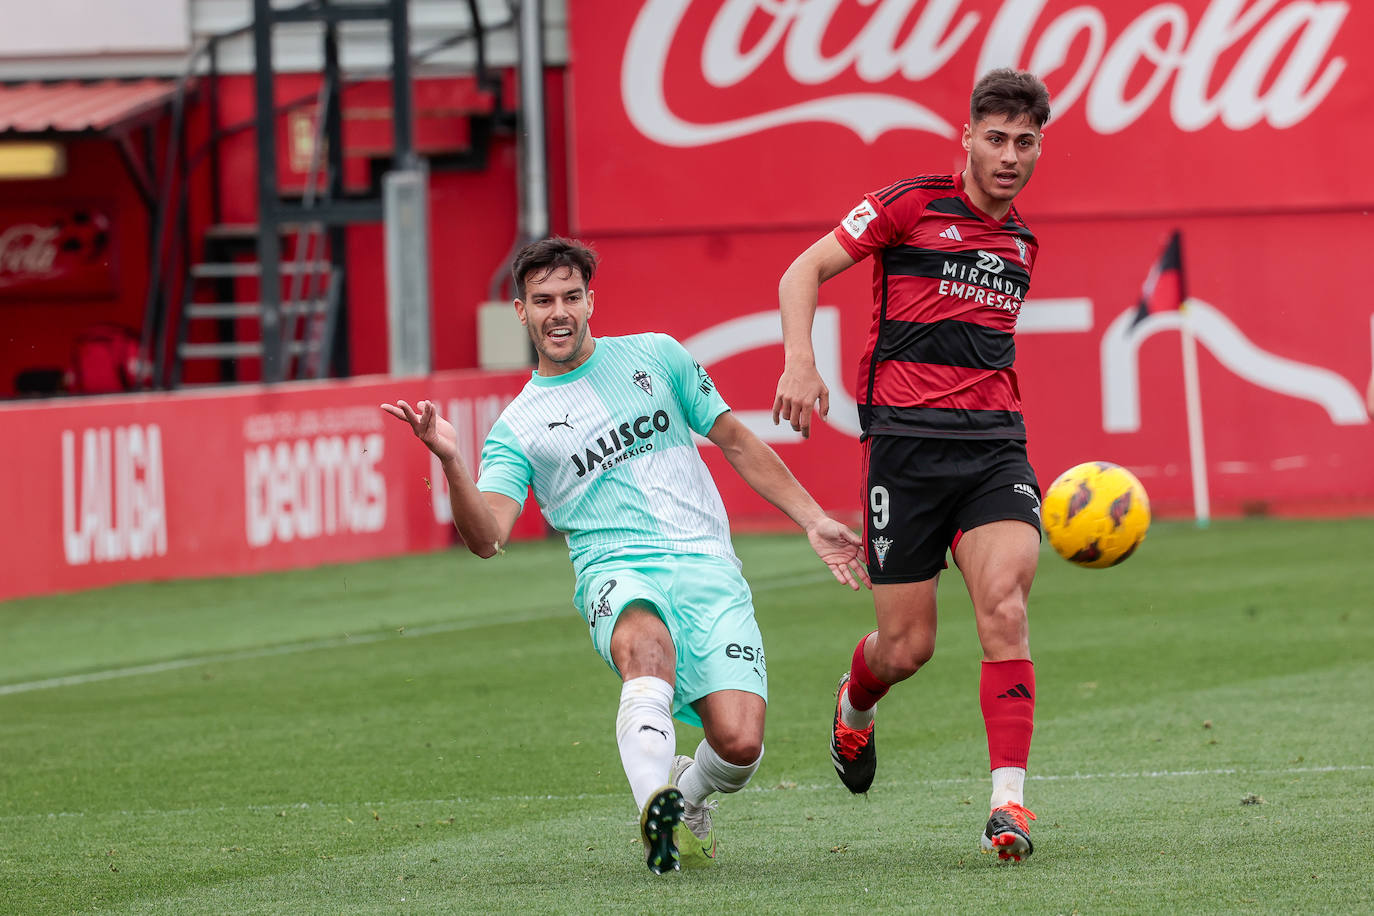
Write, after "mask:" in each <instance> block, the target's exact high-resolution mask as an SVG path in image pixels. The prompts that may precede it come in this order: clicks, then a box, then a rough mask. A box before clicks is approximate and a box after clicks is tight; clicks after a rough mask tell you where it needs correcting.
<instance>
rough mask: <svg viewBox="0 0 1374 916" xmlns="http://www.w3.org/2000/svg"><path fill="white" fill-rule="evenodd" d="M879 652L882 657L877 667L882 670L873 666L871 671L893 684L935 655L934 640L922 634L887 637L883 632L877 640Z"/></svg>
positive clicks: (912, 672)
mask: <svg viewBox="0 0 1374 916" xmlns="http://www.w3.org/2000/svg"><path fill="white" fill-rule="evenodd" d="M879 652H880V655H881V656H882V658H881V659H880V660H879V663H878V666H877V667H879V668H882V669H883V670H882V671H879V670H877V669H876V668H875V670H874V672H873V673H874V674H876V675H878V676H879V677H880V678H882V679H883V680H885V681H887V682H888V683H889V684H895V683H897V682H898V681H902V680H906V679H907V678H909V677H911V676H912V675H913V674H915V673H916V672H917V671H919V670H921V666H923V665H924V664H925V663H926V662H928V661H930V659H931V658H932V657H933V656H934V655H935V641H934V640H933V639H928V638H926V637H925V636H924V635H912V636H907V637H905V638H899V639H889V638H888V637H887V635H886V634H883V637H882V639H881V640H880V641H879Z"/></svg>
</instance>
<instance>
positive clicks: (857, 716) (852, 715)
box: [840, 684, 878, 731]
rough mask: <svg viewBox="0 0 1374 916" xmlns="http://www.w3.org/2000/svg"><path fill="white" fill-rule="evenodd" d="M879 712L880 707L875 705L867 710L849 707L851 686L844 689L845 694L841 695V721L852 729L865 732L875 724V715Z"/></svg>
mask: <svg viewBox="0 0 1374 916" xmlns="http://www.w3.org/2000/svg"><path fill="white" fill-rule="evenodd" d="M877 711H878V706H877V704H876V703H875V704H874V705H872V706H870V707H868V708H867V709H855V708H854V707H853V706H850V705H849V685H848V684H846V685H845V687H844V693H842V694H840V721H841V722H843V723H844V724H845V725H848V726H849V727H850V728H853V729H858V730H859V731H863V730H864V729H865V728H868V727H869V726H870V725H872V724H873V714H874V713H875V712H877Z"/></svg>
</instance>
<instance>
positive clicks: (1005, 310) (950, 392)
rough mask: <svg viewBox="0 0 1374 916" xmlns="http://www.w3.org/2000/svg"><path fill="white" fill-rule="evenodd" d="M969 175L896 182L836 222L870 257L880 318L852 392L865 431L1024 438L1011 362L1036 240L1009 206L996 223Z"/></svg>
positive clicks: (843, 241)
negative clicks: (974, 194)
mask: <svg viewBox="0 0 1374 916" xmlns="http://www.w3.org/2000/svg"><path fill="white" fill-rule="evenodd" d="M963 178H964V176H963V173H962V172H960V173H959V174H957V175H920V176H917V177H915V178H908V179H906V180H904V181H898V182H896V183H895V184H891V185H888V186H887V187H886V188H883V189H882V190H881V191H875V192H874V193H872V194H867V195H865V196H864V199H863V201H862V202H861V203H860V204H859V205H858V206H857V207H855V208H854V209H853V210H851V211H850V212H849V215H848V216H846V217H845V218H844V220H843V221H842V222H841V223H840V224H839V225H838V226H836V227H835V238H836V239H837V240H838V241H839V243H840V245H841V247H843V248H844V250H845V251H846V252H847V253H848V254H849V256H850V257H852V258H854V259H855V260H856V261H858V260H863V259H864V258H866V257H868V256H869V255H873V323H872V326H871V328H870V330H869V333H868V347H867V349H866V350H865V352H864V357H863V359H862V361H861V362H860V363H859V380H858V386H857V388H856V391H857V393H858V402H859V421H860V425H861V427H862V429H863V434H864V435H865V436H869V435H899V436H927V437H933V438H944V439H959V438H977V439H994V438H995V439H1024V438H1025V437H1026V425H1025V421H1024V420H1023V419H1022V417H1021V392H1020V389H1019V388H1018V387H1017V384H1016V371H1015V370H1014V369H1013V368H1012V363H1013V362H1014V361H1015V358H1016V342H1015V339H1014V334H1015V331H1016V318H1017V315H1019V314H1020V311H1021V306H1022V303H1023V302H1024V301H1025V298H1026V291H1027V289H1028V288H1029V287H1030V274H1031V267H1032V265H1033V264H1034V262H1035V255H1036V252H1037V250H1038V245H1037V243H1036V241H1035V235H1034V234H1033V233H1032V232H1031V231H1030V229H1028V228H1027V227H1026V224H1025V223H1024V222H1022V220H1021V217H1020V214H1018V213H1017V212H1016V208H1015V207H1013V208H1012V209H1011V212H1010V213H1009V214H1008V215H1007V218H1006V219H1005V220H1002V221H1000V222H999V221H997V220H994V219H992V218H991V217H989V216H988V215H987V214H986V213H983V212H982V211H981V210H979V209H978V208H977V207H975V206H974V205H973V201H972V200H970V199H969V196H968V195H967V194H966V193H964V183H963Z"/></svg>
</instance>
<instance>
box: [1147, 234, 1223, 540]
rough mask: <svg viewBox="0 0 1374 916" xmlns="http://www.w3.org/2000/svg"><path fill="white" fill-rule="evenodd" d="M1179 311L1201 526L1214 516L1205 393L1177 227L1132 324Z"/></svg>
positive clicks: (1190, 452)
mask: <svg viewBox="0 0 1374 916" xmlns="http://www.w3.org/2000/svg"><path fill="white" fill-rule="evenodd" d="M1169 311H1177V312H1179V319H1180V320H1179V325H1178V328H1179V338H1180V340H1181V342H1182V344H1183V399H1184V406H1185V408H1186V410H1187V413H1188V459H1189V461H1188V463H1189V464H1190V465H1191V467H1192V478H1193V517H1194V518H1195V519H1196V521H1197V525H1198V527H1199V528H1205V527H1206V526H1207V523H1208V521H1209V520H1210V518H1211V515H1212V510H1211V497H1210V495H1209V493H1208V489H1209V488H1208V485H1207V449H1206V446H1205V445H1204V444H1203V439H1202V394H1201V393H1200V391H1199V386H1198V372H1197V342H1196V341H1195V340H1194V339H1193V324H1192V320H1191V319H1190V316H1189V314H1188V286H1187V284H1186V283H1185V282H1184V278H1183V234H1182V233H1181V232H1179V230H1177V229H1175V230H1174V231H1173V234H1171V235H1170V236H1169V242H1168V244H1166V245H1165V246H1164V250H1163V251H1162V252H1160V254H1159V258H1158V259H1156V260H1155V263H1154V264H1153V265H1152V266H1151V267H1150V272H1149V274H1147V275H1146V277H1145V283H1144V284H1143V285H1142V286H1141V288H1140V301H1139V302H1138V303H1136V307H1135V319H1134V320H1133V321H1132V322H1131V327H1135V326H1136V325H1138V324H1140V323H1141V322H1142V321H1144V320H1145V319H1146V317H1148V316H1149V315H1151V314H1154V313H1157V312H1169Z"/></svg>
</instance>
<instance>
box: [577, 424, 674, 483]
mask: <svg viewBox="0 0 1374 916" xmlns="http://www.w3.org/2000/svg"><path fill="white" fill-rule="evenodd" d="M670 425H671V424H670V422H669V420H668V414H667V412H666V411H662V410H657V411H654V415H653V416H652V417H639V418H637V419H635V420H632V421H630V422H628V423H621V424H620V425H619V426H612V427H611V428H610V429H608V430H606V432H605V433H603V434H602V435H600V436H597V437H596V446H595V448H593V447H592V446H588V447H587V449H586V456H585V457H586V462H585V463H584V462H583V460H582V459H581V458H579V457H578V456H577V455H569V456H568V457H569V458H571V459H572V463H573V467H575V468H577V476H578V477H585V476H586V475H587V472H588V471H590V470H592V469H593V468H595V467H597V466H598V465H602V466H604V467H610V466H611V465H612V464H617V463H619V462H621V461H624V460H626V459H627V458H633V457H634V456H635V455H639V454H643V453H644V452H648V451H651V450H652V449H653V447H654V444H653V443H652V442H644V440H647V439H649V438H650V437H651V436H653V434H654V433H655V432H660V433H666V432H667V431H668V427H669V426H670ZM637 441H639V442H644V444H643V445H640V446H637V447H635V448H631V447H630V446H633V445H634V444H635V443H636V442H637ZM617 452H618V453H619V454H617ZM612 455H614V456H615V460H614V461H609V462H607V461H606V459H607V458H610V457H611V456H612Z"/></svg>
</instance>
